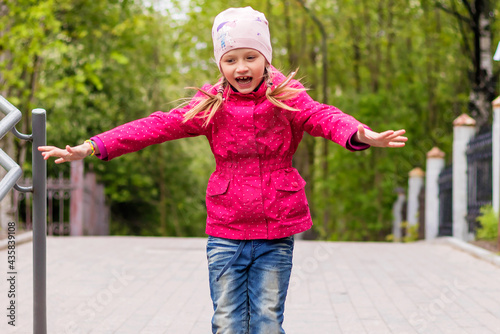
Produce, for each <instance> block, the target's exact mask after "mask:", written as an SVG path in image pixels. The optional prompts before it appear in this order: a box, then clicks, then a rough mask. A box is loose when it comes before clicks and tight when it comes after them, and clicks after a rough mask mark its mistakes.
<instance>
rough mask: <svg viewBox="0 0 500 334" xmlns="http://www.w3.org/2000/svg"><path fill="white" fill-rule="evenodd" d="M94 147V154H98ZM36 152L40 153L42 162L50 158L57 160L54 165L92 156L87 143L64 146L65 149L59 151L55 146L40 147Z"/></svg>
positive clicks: (90, 148)
mask: <svg viewBox="0 0 500 334" xmlns="http://www.w3.org/2000/svg"><path fill="white" fill-rule="evenodd" d="M94 147H95V149H96V152H95V153H96V154H99V152H98V150H99V148H98V147H97V145H95V146H94ZM38 150H39V151H41V152H42V156H43V159H44V160H47V159H49V158H50V157H54V158H58V159H56V161H55V163H56V164H60V163H63V162H67V161H73V160H81V159H84V158H86V157H88V156H89V155H90V154H92V147H91V146H90V144H89V143H88V142H85V143H83V144H81V145H78V146H74V147H71V146H69V145H66V148H65V149H61V148H58V147H55V146H40V147H39V148H38Z"/></svg>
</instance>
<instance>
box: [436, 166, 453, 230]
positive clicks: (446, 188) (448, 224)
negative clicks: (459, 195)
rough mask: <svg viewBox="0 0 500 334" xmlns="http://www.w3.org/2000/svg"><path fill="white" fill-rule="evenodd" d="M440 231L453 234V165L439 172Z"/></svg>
mask: <svg viewBox="0 0 500 334" xmlns="http://www.w3.org/2000/svg"><path fill="white" fill-rule="evenodd" d="M438 183H439V231H438V235H439V236H440V237H443V236H452V235H453V198H452V190H453V166H449V167H446V168H445V169H443V171H442V172H441V173H440V174H439V181H438Z"/></svg>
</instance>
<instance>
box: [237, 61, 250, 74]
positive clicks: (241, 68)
mask: <svg viewBox="0 0 500 334" xmlns="http://www.w3.org/2000/svg"><path fill="white" fill-rule="evenodd" d="M236 71H238V72H246V71H248V66H247V65H246V64H245V63H243V62H241V63H239V64H238V67H237V68H236Z"/></svg>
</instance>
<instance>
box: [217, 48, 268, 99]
mask: <svg viewBox="0 0 500 334" xmlns="http://www.w3.org/2000/svg"><path fill="white" fill-rule="evenodd" d="M220 68H221V70H222V75H224V77H225V78H226V79H227V81H228V82H229V83H230V84H231V85H232V86H233V87H234V88H236V90H238V92H240V93H242V94H249V93H251V92H253V91H254V90H255V88H257V86H258V85H259V84H260V83H261V81H262V77H263V76H264V70H265V68H266V58H264V56H263V55H262V54H261V53H260V52H259V51H257V50H254V49H234V50H231V51H229V52H227V53H225V54H224V55H223V56H222V58H221V60H220Z"/></svg>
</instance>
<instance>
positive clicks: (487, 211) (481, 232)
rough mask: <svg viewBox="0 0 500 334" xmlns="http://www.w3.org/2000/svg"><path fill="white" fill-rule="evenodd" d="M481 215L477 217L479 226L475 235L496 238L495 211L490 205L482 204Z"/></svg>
mask: <svg viewBox="0 0 500 334" xmlns="http://www.w3.org/2000/svg"><path fill="white" fill-rule="evenodd" d="M480 212H481V215H480V216H479V217H477V219H476V220H477V221H478V222H479V224H480V226H479V227H478V229H477V234H476V237H477V238H478V239H483V240H495V239H497V238H498V214H496V213H495V211H494V210H493V207H492V206H491V205H486V206H483V207H482V208H481V210H480Z"/></svg>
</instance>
